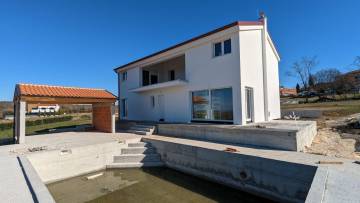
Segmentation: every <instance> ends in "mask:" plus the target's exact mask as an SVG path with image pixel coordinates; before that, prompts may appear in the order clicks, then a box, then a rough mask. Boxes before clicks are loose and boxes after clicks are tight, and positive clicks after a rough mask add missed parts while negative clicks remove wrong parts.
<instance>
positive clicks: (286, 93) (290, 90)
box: [280, 87, 297, 97]
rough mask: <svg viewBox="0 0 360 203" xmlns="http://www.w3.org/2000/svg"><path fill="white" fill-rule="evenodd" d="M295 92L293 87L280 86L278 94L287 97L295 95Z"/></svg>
mask: <svg viewBox="0 0 360 203" xmlns="http://www.w3.org/2000/svg"><path fill="white" fill-rule="evenodd" d="M296 95H297V92H296V89H295V88H285V87H281V88H280V96H281V97H288V96H296Z"/></svg>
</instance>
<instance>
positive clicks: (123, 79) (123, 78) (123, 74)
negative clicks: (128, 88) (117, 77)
mask: <svg viewBox="0 0 360 203" xmlns="http://www.w3.org/2000/svg"><path fill="white" fill-rule="evenodd" d="M121 80H122V81H123V82H124V81H127V71H124V72H123V73H122V74H121Z"/></svg>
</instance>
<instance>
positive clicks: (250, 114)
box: [245, 87, 254, 123]
mask: <svg viewBox="0 0 360 203" xmlns="http://www.w3.org/2000/svg"><path fill="white" fill-rule="evenodd" d="M245 106H246V107H245V108H246V122H248V123H250V122H253V120H254V90H253V88H251V87H246V88H245Z"/></svg>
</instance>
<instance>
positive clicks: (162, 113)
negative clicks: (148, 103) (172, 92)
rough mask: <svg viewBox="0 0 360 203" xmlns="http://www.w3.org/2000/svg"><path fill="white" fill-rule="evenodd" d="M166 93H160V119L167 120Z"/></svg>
mask: <svg viewBox="0 0 360 203" xmlns="http://www.w3.org/2000/svg"><path fill="white" fill-rule="evenodd" d="M164 105H165V103H164V95H162V94H161V95H158V107H159V121H165V106H164Z"/></svg>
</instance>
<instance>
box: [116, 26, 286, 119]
mask: <svg viewBox="0 0 360 203" xmlns="http://www.w3.org/2000/svg"><path fill="white" fill-rule="evenodd" d="M260 28H261V27H259V26H257V27H246V28H242V29H241V31H240V32H239V27H233V28H230V29H227V30H224V31H221V32H218V33H216V34H213V35H210V36H208V37H205V38H202V39H199V40H197V41H194V42H193V43H190V45H185V46H184V47H180V48H176V49H175V50H171V51H169V53H168V55H164V54H160V56H156V57H155V58H154V59H152V58H150V59H146V60H145V62H142V64H140V65H141V66H148V65H149V64H150V65H151V64H154V63H157V62H159V61H161V60H165V59H169V58H172V57H176V56H179V55H181V54H184V55H185V79H186V80H187V81H188V84H187V85H185V86H179V87H171V88H162V89H159V90H152V91H146V92H139V93H133V92H129V91H128V90H130V89H134V88H138V87H140V78H141V73H140V65H139V66H138V67H135V68H131V69H129V70H127V72H128V73H127V74H128V80H127V81H125V82H122V81H120V93H119V98H120V99H122V98H127V99H128V118H127V119H129V120H152V121H158V120H159V118H161V115H160V109H159V106H158V95H164V118H165V121H169V122H190V121H191V118H192V112H191V111H192V109H191V94H190V93H191V92H192V91H197V90H206V89H218V88H228V87H231V88H232V96H233V117H234V123H235V124H246V121H245V119H242V118H245V110H242V109H245V102H242V101H243V100H244V98H245V91H244V90H245V87H252V88H253V89H254V110H255V112H254V114H255V115H254V121H255V122H260V121H264V92H263V72H262V71H263V66H262V42H261V29H260ZM229 38H231V49H232V51H231V53H230V54H227V55H223V56H219V57H213V43H215V42H219V41H224V40H226V39H229ZM267 55H268V57H267V60H268V70H269V71H268V81H269V84H270V85H269V87H268V91H269V99H270V100H271V102H270V103H269V111H270V119H273V118H278V117H279V116H280V101H279V96H278V95H279V92H278V91H279V86H278V84H279V81H278V70H277V69H278V67H277V58H276V57H275V55H274V53H273V52H271V50H270V51H269V54H267ZM119 78H120V80H121V77H119ZM151 96H155V103H156V105H155V108H153V107H152V106H151ZM119 105H121V102H119ZM120 115H121V114H120Z"/></svg>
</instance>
